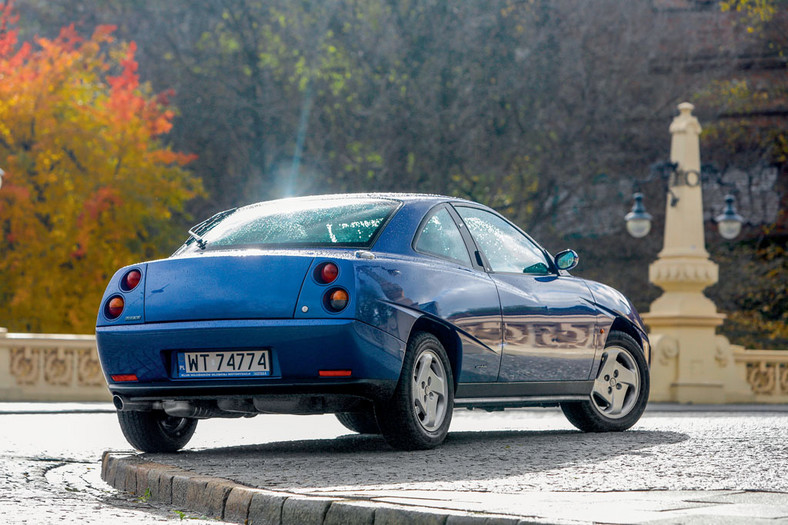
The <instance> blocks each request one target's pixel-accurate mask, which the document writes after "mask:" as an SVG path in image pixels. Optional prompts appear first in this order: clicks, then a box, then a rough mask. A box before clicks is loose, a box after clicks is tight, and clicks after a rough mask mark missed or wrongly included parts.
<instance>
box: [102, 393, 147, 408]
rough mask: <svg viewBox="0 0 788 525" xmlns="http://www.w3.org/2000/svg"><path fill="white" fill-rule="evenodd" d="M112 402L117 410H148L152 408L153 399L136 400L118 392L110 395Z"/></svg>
mask: <svg viewBox="0 0 788 525" xmlns="http://www.w3.org/2000/svg"><path fill="white" fill-rule="evenodd" d="M112 404H113V405H115V408H117V409H118V411H119V412H131V411H138V412H149V411H151V410H153V409H154V402H153V401H136V400H134V399H129V398H127V397H124V396H121V395H118V394H115V395H114V396H112Z"/></svg>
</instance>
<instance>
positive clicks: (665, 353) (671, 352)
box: [657, 337, 679, 365]
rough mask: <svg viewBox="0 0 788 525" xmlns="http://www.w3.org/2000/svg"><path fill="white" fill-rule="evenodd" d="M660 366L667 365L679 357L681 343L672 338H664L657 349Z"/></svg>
mask: <svg viewBox="0 0 788 525" xmlns="http://www.w3.org/2000/svg"><path fill="white" fill-rule="evenodd" d="M657 355H658V356H659V364H661V365H667V364H668V363H669V362H670V361H671V360H672V359H675V358H676V357H677V356H678V355H679V343H678V341H676V340H675V339H674V338H672V337H663V338H662V339H661V340H660V342H659V347H658V349H657Z"/></svg>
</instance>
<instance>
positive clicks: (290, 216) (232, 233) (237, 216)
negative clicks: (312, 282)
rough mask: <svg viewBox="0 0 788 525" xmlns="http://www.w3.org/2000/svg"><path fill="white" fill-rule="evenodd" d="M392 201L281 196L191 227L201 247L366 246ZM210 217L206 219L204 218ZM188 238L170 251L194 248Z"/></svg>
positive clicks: (390, 210)
mask: <svg viewBox="0 0 788 525" xmlns="http://www.w3.org/2000/svg"><path fill="white" fill-rule="evenodd" d="M399 204H400V203H399V202H398V201H393V200H388V199H374V198H341V199H331V198H316V199H303V198H297V199H283V200H277V201H268V202H263V203H260V204H253V205H251V206H246V207H244V208H239V209H238V210H236V211H234V212H231V213H228V214H227V215H226V216H225V217H224V218H222V219H221V220H220V221H218V222H215V223H213V224H210V228H208V229H207V231H206V229H205V228H201V227H200V226H201V225H198V226H196V227H195V228H193V229H192V231H193V232H197V233H198V234H199V236H200V238H201V240H202V241H203V242H204V246H205V248H206V249H211V248H227V247H234V246H258V247H259V246H305V247H306V246H337V247H341V246H346V247H369V246H370V245H371V244H372V242H373V241H374V240H375V238H376V237H377V234H378V232H379V231H380V230H381V228H382V227H383V225H384V224H385V223H386V221H387V220H388V218H389V217H390V216H391V215H392V214H393V213H394V211H395V210H396V209H397V208H398V207H399ZM209 220H210V219H209ZM198 244H199V243H197V242H196V239H194V238H193V237H192V238H190V239H189V240H188V241H186V244H184V246H183V247H182V248H181V249H180V250H178V252H176V254H178V253H182V252H183V251H191V250H190V249H189V248H194V249H195V250H197V249H199V248H198Z"/></svg>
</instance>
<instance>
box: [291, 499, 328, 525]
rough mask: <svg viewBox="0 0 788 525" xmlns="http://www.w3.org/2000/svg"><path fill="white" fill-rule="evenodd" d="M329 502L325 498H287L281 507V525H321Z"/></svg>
mask: <svg viewBox="0 0 788 525" xmlns="http://www.w3.org/2000/svg"><path fill="white" fill-rule="evenodd" d="M331 501H332V500H330V499H325V498H301V497H298V496H293V497H289V498H287V500H286V501H285V504H284V505H283V506H282V525H291V524H292V525H322V524H323V520H324V519H325V517H326V512H327V511H328V508H329V507H330V506H331Z"/></svg>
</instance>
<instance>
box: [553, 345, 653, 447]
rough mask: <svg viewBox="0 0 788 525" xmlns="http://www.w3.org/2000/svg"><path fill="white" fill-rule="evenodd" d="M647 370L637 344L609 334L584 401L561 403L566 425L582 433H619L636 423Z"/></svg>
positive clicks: (645, 391) (644, 398) (643, 400)
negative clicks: (597, 370)
mask: <svg viewBox="0 0 788 525" xmlns="http://www.w3.org/2000/svg"><path fill="white" fill-rule="evenodd" d="M649 385H650V381H649V369H648V363H647V362H646V358H645V356H644V355H643V351H642V350H641V348H640V345H638V343H637V342H636V341H635V340H634V339H633V338H632V336H630V335H629V334H626V333H624V332H619V331H615V330H614V331H612V332H610V335H609V336H608V338H607V342H606V343H605V351H604V353H603V354H602V363H601V364H600V366H599V372H598V374H597V377H596V380H595V381H594V387H593V390H592V391H591V396H590V399H589V400H588V401H582V402H571V403H562V404H561V410H563V412H564V415H565V416H566V417H567V419H568V420H569V422H570V423H572V424H573V425H574V426H575V427H577V428H579V429H580V430H582V431H584V432H620V431H623V430H626V429H628V428H630V427H631V426H632V425H634V424H635V423H637V421H638V420H639V419H640V416H641V415H642V414H643V411H644V410H645V409H646V403H648V394H649Z"/></svg>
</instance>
